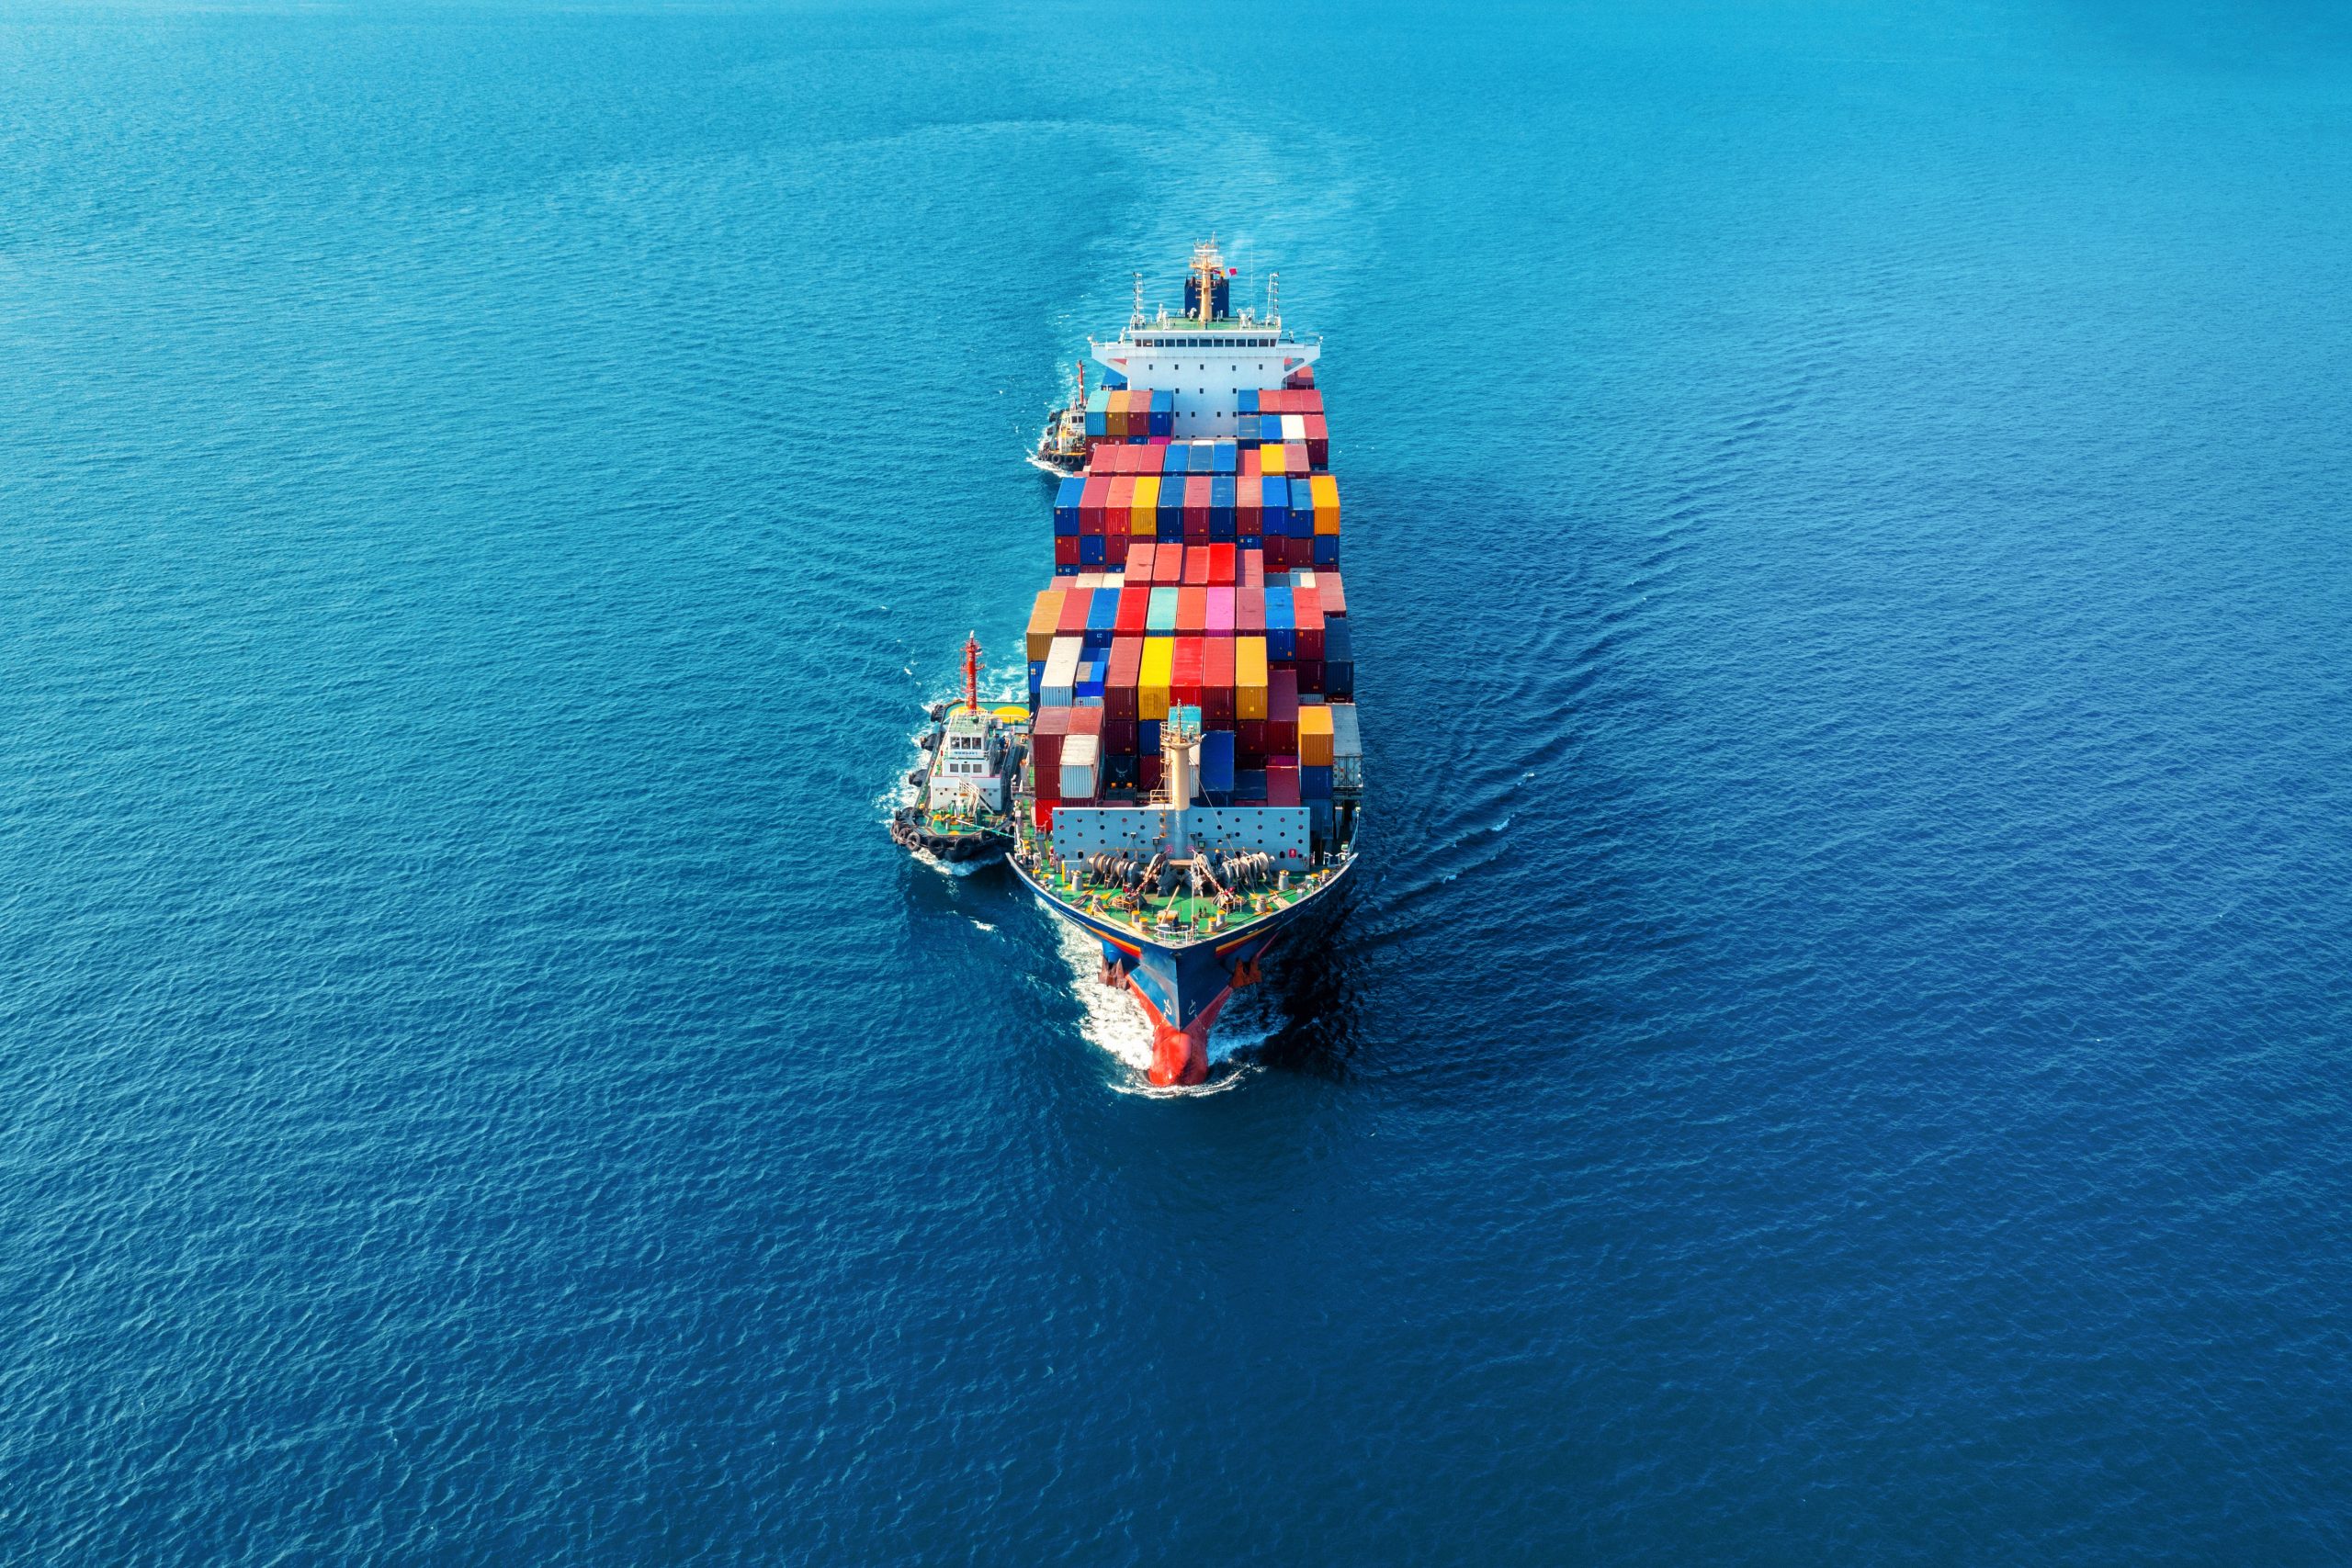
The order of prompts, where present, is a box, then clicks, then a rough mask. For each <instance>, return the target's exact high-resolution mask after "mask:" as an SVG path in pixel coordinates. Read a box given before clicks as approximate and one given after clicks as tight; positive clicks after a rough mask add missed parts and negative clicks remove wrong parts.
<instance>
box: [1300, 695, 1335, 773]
mask: <svg viewBox="0 0 2352 1568" xmlns="http://www.w3.org/2000/svg"><path fill="white" fill-rule="evenodd" d="M1298 765H1299V766H1300V767H1302V768H1328V767H1329V766H1330V765H1331V710H1330V709H1329V708H1328V707H1325V706H1324V705H1322V704H1321V703H1316V704H1313V705H1308V704H1306V703H1301V704H1300V705H1299V708H1298Z"/></svg>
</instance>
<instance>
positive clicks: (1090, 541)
mask: <svg viewBox="0 0 2352 1568" xmlns="http://www.w3.org/2000/svg"><path fill="white" fill-rule="evenodd" d="M1109 551H1110V547H1108V546H1107V545H1105V544H1103V536H1102V535H1100V534H1080V536H1078V564H1079V565H1080V566H1101V565H1103V563H1104V562H1105V561H1108V560H1109V559H1110V558H1111V557H1110V553H1109Z"/></svg>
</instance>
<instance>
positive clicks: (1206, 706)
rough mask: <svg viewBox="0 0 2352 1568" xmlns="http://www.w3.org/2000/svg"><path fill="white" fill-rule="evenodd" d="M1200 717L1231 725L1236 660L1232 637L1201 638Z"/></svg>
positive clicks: (1223, 726)
mask: <svg viewBox="0 0 2352 1568" xmlns="http://www.w3.org/2000/svg"><path fill="white" fill-rule="evenodd" d="M1201 654H1202V658H1201V665H1202V669H1201V717H1202V720H1203V722H1204V723H1205V724H1207V725H1208V726H1210V727H1211V728H1220V729H1229V728H1232V726H1233V719H1234V699H1233V687H1234V677H1235V673H1236V660H1235V651H1234V643H1233V638H1231V637H1204V638H1203V639H1202V641H1201Z"/></svg>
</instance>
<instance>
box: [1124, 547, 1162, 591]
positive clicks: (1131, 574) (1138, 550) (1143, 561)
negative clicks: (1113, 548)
mask: <svg viewBox="0 0 2352 1568" xmlns="http://www.w3.org/2000/svg"><path fill="white" fill-rule="evenodd" d="M1158 548H1159V546H1157V545H1155V544H1153V543H1152V542H1151V541H1150V540H1149V539H1137V540H1136V542H1135V547H1134V548H1132V549H1130V550H1129V551H1128V552H1127V581H1129V582H1149V581H1151V554H1152V552H1153V551H1154V550H1156V549H1158Z"/></svg>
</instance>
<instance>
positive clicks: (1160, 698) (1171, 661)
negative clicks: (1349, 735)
mask: <svg viewBox="0 0 2352 1568" xmlns="http://www.w3.org/2000/svg"><path fill="white" fill-rule="evenodd" d="M1175 674H1176V639H1175V638H1174V637H1146V638H1144V643H1143V673H1142V676H1141V678H1139V679H1138V680H1137V681H1136V717H1137V718H1166V717H1167V716H1168V683H1169V682H1170V680H1172V679H1173V678H1174V676H1175ZM1330 749H1331V747H1330V743H1329V741H1326V742H1325V743H1324V747H1323V750H1325V751H1326V752H1327V753H1328V752H1329V750H1330Z"/></svg>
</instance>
